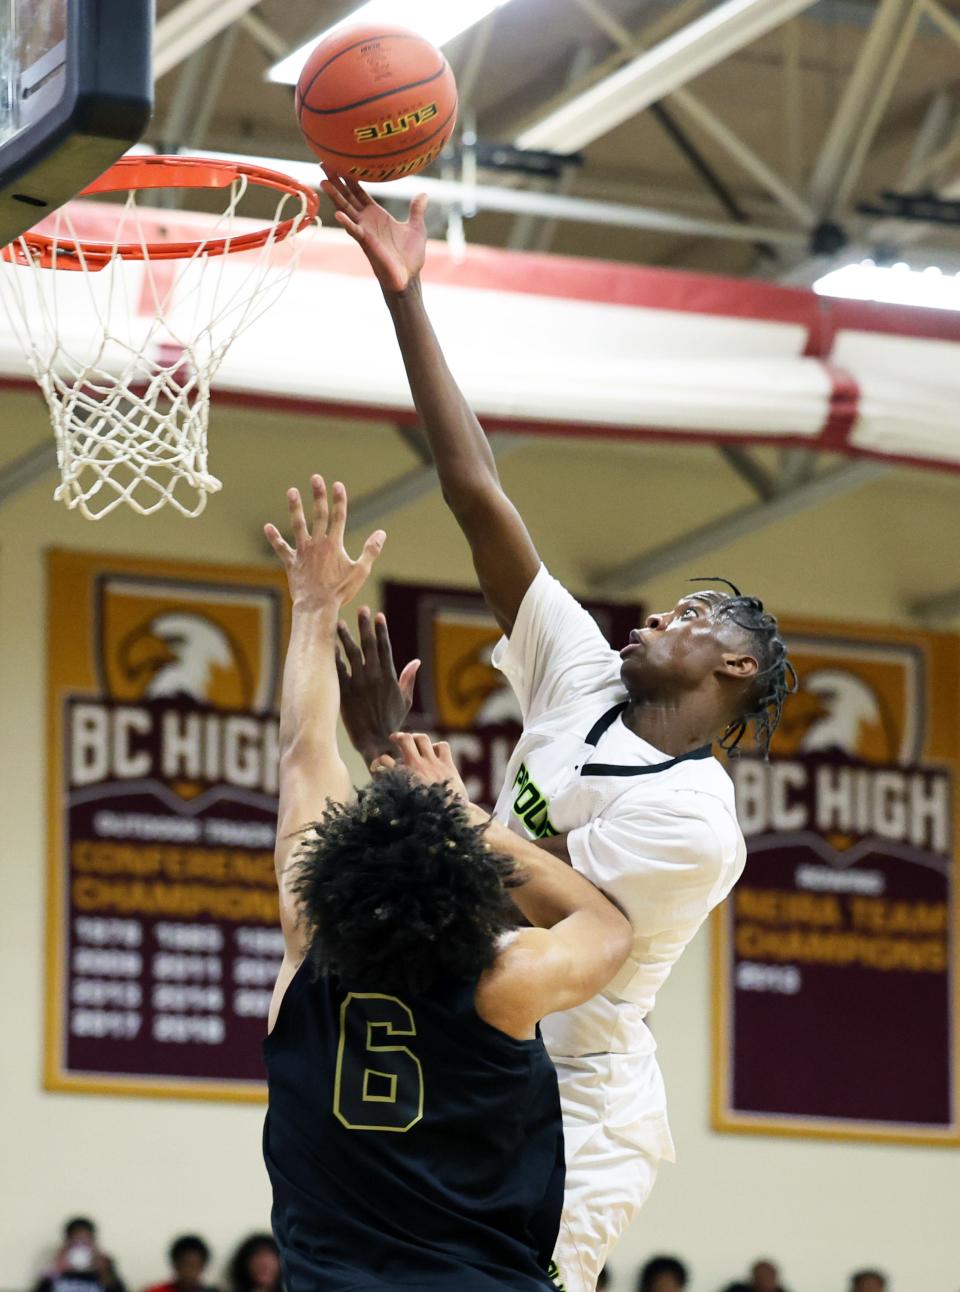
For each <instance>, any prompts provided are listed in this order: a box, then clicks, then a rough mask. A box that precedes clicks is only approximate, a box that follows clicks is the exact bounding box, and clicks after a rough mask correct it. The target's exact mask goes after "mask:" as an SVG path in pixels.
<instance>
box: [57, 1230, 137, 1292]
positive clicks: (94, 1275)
mask: <svg viewBox="0 0 960 1292" xmlns="http://www.w3.org/2000/svg"><path fill="white" fill-rule="evenodd" d="M34 1292H127V1290H126V1287H125V1286H124V1283H123V1280H122V1279H121V1278H120V1276H119V1275H118V1274H117V1270H116V1266H115V1265H114V1263H113V1259H112V1258H111V1257H110V1256H108V1255H107V1254H106V1252H104V1251H101V1249H100V1247H99V1245H98V1243H97V1227H96V1225H95V1224H94V1223H93V1221H92V1220H90V1219H88V1218H87V1217H86V1216H74V1217H73V1219H72V1220H68V1221H67V1223H66V1224H65V1225H64V1227H63V1242H62V1243H61V1244H60V1246H59V1248H58V1249H57V1254H56V1256H55V1257H54V1260H53V1264H52V1265H51V1266H50V1268H49V1269H48V1270H47V1272H46V1274H44V1276H43V1278H41V1279H40V1281H39V1283H37V1285H36V1288H35V1289H34Z"/></svg>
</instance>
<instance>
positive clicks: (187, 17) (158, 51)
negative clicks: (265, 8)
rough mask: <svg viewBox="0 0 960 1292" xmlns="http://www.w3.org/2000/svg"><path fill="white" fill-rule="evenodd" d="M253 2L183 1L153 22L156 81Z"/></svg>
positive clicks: (238, 16)
mask: <svg viewBox="0 0 960 1292" xmlns="http://www.w3.org/2000/svg"><path fill="white" fill-rule="evenodd" d="M255 4H257V0H183V3H182V4H180V5H178V6H177V8H176V9H173V10H171V11H170V13H168V14H164V16H163V17H162V18H160V19H159V20H158V22H157V25H156V28H155V29H154V34H153V74H154V77H155V78H156V79H157V80H159V79H160V77H161V76H166V74H167V72H169V71H171V70H172V69H173V68H174V67H176V66H177V64H178V63H182V62H183V60H184V59H185V58H188V57H189V56H190V55H191V54H192V53H193V52H194V51H195V50H197V49H200V47H201V46H202V45H205V44H206V43H207V41H209V40H213V38H214V36H216V35H219V33H220V32H221V31H223V30H224V29H225V28H226V27H230V26H232V24H233V23H235V22H236V21H237V20H238V19H239V18H242V17H243V15H244V14H245V13H246V12H247V10H249V9H252V8H253V7H254V5H255Z"/></svg>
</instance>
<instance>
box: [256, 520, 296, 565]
mask: <svg viewBox="0 0 960 1292" xmlns="http://www.w3.org/2000/svg"><path fill="white" fill-rule="evenodd" d="M263 532H264V535H265V537H266V540H267V542H268V543H269V544H270V546H271V547H272V548H273V550H274V551H275V552H276V554H277V556H279V557H280V560H281V561H283V563H284V565H286V564H287V562H288V561H289V560H290V558H291V557H292V556H293V549H292V548H291V547H290V546H289V545H288V544H287V541H286V539H285V538H284V537H283V535H282V534H281V533H280V531H279V529H277V527H276V525H264V527H263Z"/></svg>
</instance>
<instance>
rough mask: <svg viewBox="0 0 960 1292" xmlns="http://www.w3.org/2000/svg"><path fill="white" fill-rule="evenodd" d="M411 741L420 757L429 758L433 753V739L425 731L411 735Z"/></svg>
mask: <svg viewBox="0 0 960 1292" xmlns="http://www.w3.org/2000/svg"><path fill="white" fill-rule="evenodd" d="M413 743H414V746H415V747H416V750H417V753H418V754H419V755H420V757H421V758H429V757H431V755H432V754H433V741H432V740H431V739H430V737H429V736H428V735H427V734H426V732H423V731H418V732H416V734H415V735H414V737H413Z"/></svg>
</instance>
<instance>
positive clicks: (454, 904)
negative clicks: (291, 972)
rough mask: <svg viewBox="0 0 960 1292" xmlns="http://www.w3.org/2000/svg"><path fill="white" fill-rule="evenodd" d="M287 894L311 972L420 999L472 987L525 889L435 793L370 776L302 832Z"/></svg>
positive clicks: (461, 813)
mask: <svg viewBox="0 0 960 1292" xmlns="http://www.w3.org/2000/svg"><path fill="white" fill-rule="evenodd" d="M295 865H296V872H295V878H294V883H293V890H294V892H295V894H296V897H297V903H298V906H299V908H300V915H301V919H302V920H303V923H304V927H305V929H306V931H307V933H308V935H309V937H310V947H309V951H308V955H309V957H310V959H311V960H312V961H313V965H314V968H315V970H316V971H317V973H318V974H337V975H339V976H340V977H343V978H347V979H349V980H350V981H351V982H354V983H358V984H361V985H363V986H366V987H368V988H369V989H370V990H377V989H382V988H383V987H384V985H385V984H393V986H391V988H390V990H391V991H394V990H397V991H400V992H401V993H403V992H406V993H408V994H410V995H418V994H420V993H422V992H425V991H428V990H429V989H430V987H432V986H433V985H434V983H436V982H443V981H454V980H456V981H460V980H463V979H476V978H478V977H479V976H480V974H482V973H483V972H484V970H485V969H489V968H490V966H491V965H492V964H493V962H494V960H495V959H496V956H497V948H498V942H499V939H500V936H501V934H503V933H505V932H506V931H507V930H508V929H512V928H514V927H515V926H516V909H515V907H514V906H513V903H512V902H511V900H510V896H509V892H508V890H509V889H510V888H516V887H517V886H519V885H520V884H522V883H523V876H522V875H521V874H520V873H518V872H517V870H516V869H515V868H514V865H513V862H512V861H511V860H510V858H509V857H506V856H503V855H502V854H500V853H496V852H493V851H492V850H491V849H490V848H488V847H487V845H486V844H485V842H484V839H483V828H482V827H476V826H472V825H471V824H470V822H469V821H468V820H467V815H466V812H465V810H464V805H463V803H462V802H461V801H460V800H459V799H458V798H457V797H456V796H455V795H454V794H453V793H452V792H451V791H450V790H449V788H448V787H447V786H444V785H423V784H421V783H419V782H418V781H415V780H413V779H412V778H411V777H410V776H409V775H408V773H407V772H405V771H404V770H403V769H402V768H397V769H396V770H393V771H388V772H379V773H378V774H377V775H376V776H374V778H373V781H372V782H371V784H370V785H368V786H367V787H366V788H364V789H361V790H359V791H358V794H357V798H356V801H355V802H353V803H350V804H346V805H344V804H338V803H328V804H327V809H326V812H325V813H324V815H323V819H322V820H321V821H318V822H317V823H316V825H314V826H312V827H311V828H310V829H309V830H307V831H306V832H305V835H304V842H303V846H302V847H301V848H300V850H299V852H298V854H297V858H296V861H295Z"/></svg>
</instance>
